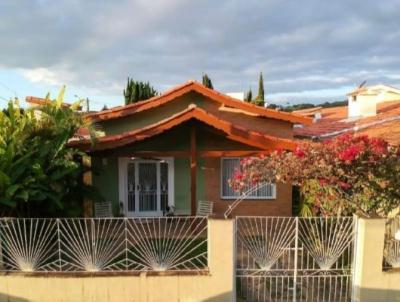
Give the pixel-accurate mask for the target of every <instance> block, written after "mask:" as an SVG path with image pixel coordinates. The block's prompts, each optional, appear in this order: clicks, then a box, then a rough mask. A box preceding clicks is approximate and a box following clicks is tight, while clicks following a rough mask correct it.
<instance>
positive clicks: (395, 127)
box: [294, 85, 400, 144]
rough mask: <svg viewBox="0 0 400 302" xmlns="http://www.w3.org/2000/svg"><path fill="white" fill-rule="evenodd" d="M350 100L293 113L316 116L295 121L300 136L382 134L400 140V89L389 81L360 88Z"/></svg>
mask: <svg viewBox="0 0 400 302" xmlns="http://www.w3.org/2000/svg"><path fill="white" fill-rule="evenodd" d="M347 96H348V104H347V105H346V106H338V107H332V108H321V107H318V108H311V109H304V110H297V111H294V113H296V114H299V115H303V116H306V117H312V118H314V123H313V124H312V125H308V126H307V125H296V126H295V129H294V135H295V137H296V138H300V139H313V140H326V139H329V138H332V137H335V136H337V135H340V134H343V133H353V134H358V135H364V134H365V135H368V136H371V137H380V138H383V139H385V140H387V141H388V142H389V143H391V144H400V90H399V89H397V88H394V87H391V86H387V85H376V86H370V87H362V88H357V89H356V90H354V91H352V92H350V93H349V94H348V95H347Z"/></svg>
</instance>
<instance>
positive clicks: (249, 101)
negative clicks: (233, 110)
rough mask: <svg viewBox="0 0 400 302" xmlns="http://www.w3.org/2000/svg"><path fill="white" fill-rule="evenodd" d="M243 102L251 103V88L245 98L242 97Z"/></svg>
mask: <svg viewBox="0 0 400 302" xmlns="http://www.w3.org/2000/svg"><path fill="white" fill-rule="evenodd" d="M244 100H245V101H246V102H247V103H251V102H252V100H253V92H252V91H251V88H250V89H249V91H247V93H246V96H245V97H244Z"/></svg>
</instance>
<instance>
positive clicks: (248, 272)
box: [236, 217, 355, 301]
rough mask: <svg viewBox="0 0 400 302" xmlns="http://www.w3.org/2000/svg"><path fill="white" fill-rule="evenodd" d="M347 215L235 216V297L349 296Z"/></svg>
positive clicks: (350, 229) (350, 224) (351, 230)
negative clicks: (311, 216) (331, 216)
mask: <svg viewBox="0 0 400 302" xmlns="http://www.w3.org/2000/svg"><path fill="white" fill-rule="evenodd" d="M354 226H355V222H354V220H353V218H352V217H341V218H321V217H318V218H295V217H237V218H236V292H237V300H238V301H350V300H351V295H352V291H351V288H352V287H351V285H352V284H351V281H352V263H353V245H354V244H353V241H354Z"/></svg>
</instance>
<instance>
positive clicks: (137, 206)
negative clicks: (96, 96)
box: [70, 81, 312, 217]
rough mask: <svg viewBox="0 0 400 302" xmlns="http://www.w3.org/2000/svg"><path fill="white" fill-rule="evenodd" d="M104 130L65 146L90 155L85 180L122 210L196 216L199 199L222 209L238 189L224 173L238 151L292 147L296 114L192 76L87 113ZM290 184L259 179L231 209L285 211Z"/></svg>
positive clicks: (220, 211)
mask: <svg viewBox="0 0 400 302" xmlns="http://www.w3.org/2000/svg"><path fill="white" fill-rule="evenodd" d="M87 118H88V119H90V120H91V121H93V122H94V123H96V128H97V129H101V130H102V132H103V133H104V135H103V136H101V137H99V138H98V141H97V143H96V144H95V145H92V144H91V142H90V140H88V139H85V138H84V137H82V138H81V139H80V140H73V141H71V142H70V144H71V146H74V147H78V148H80V149H82V150H84V151H86V152H87V153H88V154H89V155H90V156H91V164H92V167H93V170H94V171H96V173H93V176H92V182H93V184H94V185H95V186H96V187H98V188H99V190H100V191H101V193H102V194H103V196H104V197H105V198H106V200H107V201H111V202H113V204H114V205H116V204H117V205H118V204H120V205H121V207H122V210H123V212H124V215H126V216H128V217H131V216H162V215H165V214H166V213H171V212H173V214H174V215H195V214H196V210H197V206H198V203H199V201H212V202H214V213H215V214H216V215H222V214H223V213H224V212H225V211H226V210H227V208H228V206H229V205H230V204H232V202H233V201H234V200H235V199H237V198H238V193H237V192H235V191H234V190H232V188H231V187H230V186H229V184H228V180H229V179H230V178H231V177H232V175H233V173H234V171H235V169H238V168H239V165H240V158H242V157H246V156H253V155H260V154H266V153H268V152H271V151H272V150H275V149H277V148H283V149H293V148H295V145H296V144H295V142H294V140H293V125H294V124H298V123H302V124H307V125H308V124H311V122H312V120H311V119H309V118H306V117H303V116H300V115H296V114H291V113H286V112H279V111H276V110H271V109H266V108H261V107H257V106H255V105H252V104H249V103H246V102H243V101H240V100H237V99H235V98H233V97H230V96H228V95H225V94H222V93H219V92H217V91H215V90H212V89H209V88H206V87H205V86H203V85H201V84H200V83H197V82H195V81H189V82H186V83H184V84H183V85H180V86H177V87H174V88H173V89H171V90H169V91H167V92H165V93H163V94H161V95H159V96H155V97H153V98H150V99H149V100H145V101H141V102H138V103H134V104H129V105H125V106H121V107H115V108H112V109H109V110H104V111H101V112H97V113H91V114H88V115H87ZM291 211H292V188H291V185H290V184H276V185H266V186H265V187H262V188H260V189H259V190H257V191H255V192H253V193H252V194H250V195H249V196H248V197H247V198H246V200H245V201H243V202H242V203H241V204H240V205H239V206H238V207H237V208H236V209H235V211H234V212H233V215H275V216H289V215H291Z"/></svg>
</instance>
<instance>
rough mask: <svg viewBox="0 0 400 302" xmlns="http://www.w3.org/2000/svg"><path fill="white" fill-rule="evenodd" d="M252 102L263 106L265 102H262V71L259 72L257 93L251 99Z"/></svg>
mask: <svg viewBox="0 0 400 302" xmlns="http://www.w3.org/2000/svg"><path fill="white" fill-rule="evenodd" d="M253 103H254V104H255V105H257V106H261V107H264V105H265V102H264V79H263V75H262V72H260V77H259V79H258V95H257V97H256V98H255V100H254V101H253Z"/></svg>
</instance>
